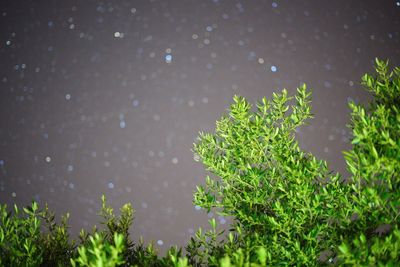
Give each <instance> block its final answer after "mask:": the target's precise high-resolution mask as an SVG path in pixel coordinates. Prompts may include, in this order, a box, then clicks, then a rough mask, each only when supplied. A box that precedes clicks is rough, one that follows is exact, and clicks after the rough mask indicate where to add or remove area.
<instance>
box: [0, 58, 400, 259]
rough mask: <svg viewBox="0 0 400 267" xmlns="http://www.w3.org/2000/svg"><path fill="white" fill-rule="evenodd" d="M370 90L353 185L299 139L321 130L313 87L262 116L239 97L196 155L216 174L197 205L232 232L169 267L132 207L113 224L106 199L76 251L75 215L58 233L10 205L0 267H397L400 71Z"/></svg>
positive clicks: (35, 212)
mask: <svg viewBox="0 0 400 267" xmlns="http://www.w3.org/2000/svg"><path fill="white" fill-rule="evenodd" d="M375 69H376V75H375V76H371V75H368V74H366V75H364V76H363V77H362V84H363V85H364V86H365V87H366V88H367V90H368V91H370V92H371V94H372V95H373V97H374V99H373V101H372V102H371V103H370V104H369V105H368V107H364V106H362V105H360V104H357V103H355V102H350V103H349V106H350V108H351V122H350V124H349V125H348V127H349V128H350V129H351V130H352V138H351V143H352V148H351V149H350V150H349V151H345V152H344V157H345V160H346V163H347V166H348V170H349V173H350V177H348V178H346V179H344V178H343V176H342V175H341V174H339V173H336V172H333V171H331V170H329V168H328V165H327V162H326V161H324V160H320V159H317V158H316V157H315V156H314V155H312V154H311V153H309V152H306V151H303V150H302V149H300V147H299V144H298V142H297V141H296V139H295V133H296V131H297V128H298V127H300V126H302V125H304V124H306V122H307V120H308V119H310V118H312V114H311V107H310V102H311V92H310V91H309V90H307V88H306V85H302V86H301V87H299V88H298V89H297V93H296V94H295V95H294V96H289V95H288V92H287V91H286V90H282V91H281V92H280V93H274V94H273V96H272V99H270V100H268V99H266V98H263V99H262V100H261V101H260V102H259V103H257V104H256V108H255V110H253V109H252V106H251V105H250V104H249V103H248V101H246V99H245V98H243V97H240V96H235V97H234V99H233V100H234V102H233V104H232V105H231V106H230V109H229V112H228V114H226V115H224V116H223V117H222V118H221V119H220V120H219V121H217V123H216V130H215V133H200V135H199V137H198V139H197V142H196V143H195V144H194V148H193V151H194V153H195V158H198V159H199V160H200V161H201V162H202V163H203V164H204V165H205V167H206V169H207V170H208V171H209V172H210V175H209V176H207V177H206V181H205V184H204V185H202V186H198V187H197V190H196V192H195V193H194V204H195V205H198V206H200V207H202V208H204V209H206V210H207V211H211V210H213V211H215V212H216V213H217V214H220V215H222V216H229V217H231V218H232V223H231V225H230V229H229V230H228V231H227V232H226V231H223V230H222V231H221V230H217V229H218V226H217V223H216V220H215V219H211V220H210V221H209V223H210V229H209V230H207V231H204V230H203V229H201V228H200V229H199V230H198V231H197V232H196V234H195V236H194V237H192V238H191V240H190V241H189V243H188V244H187V246H186V252H187V253H186V255H185V256H183V255H182V249H180V248H179V249H178V248H177V247H171V248H170V249H169V250H168V251H167V253H166V255H165V256H164V257H160V256H158V255H157V251H156V250H155V249H154V247H153V245H152V243H150V244H148V245H145V244H144V243H143V241H142V240H140V241H139V242H138V243H134V242H133V241H132V240H131V239H130V236H129V228H130V226H131V225H132V222H133V219H134V210H133V208H132V206H131V205H130V204H125V205H124V206H123V207H122V208H121V210H120V211H121V213H120V214H121V215H120V216H118V217H117V216H115V215H114V212H113V209H112V208H111V207H109V206H107V204H106V199H105V196H103V197H102V208H101V211H100V213H99V215H100V216H101V218H102V219H103V220H102V224H103V225H104V229H101V230H100V229H97V228H96V227H93V229H92V232H91V233H88V232H86V231H84V230H82V231H81V233H80V235H79V242H76V241H74V240H72V241H70V238H69V234H68V225H67V220H68V216H69V215H68V214H67V215H65V216H63V217H62V219H61V222H60V224H57V223H56V222H55V215H54V213H51V212H50V211H49V210H48V208H47V206H46V207H45V209H44V210H39V208H38V205H37V203H36V202H33V203H32V205H31V206H30V207H27V208H24V209H23V212H21V211H20V210H19V209H18V208H17V206H14V210H13V211H14V212H11V211H8V210H7V206H6V205H0V265H1V266H68V265H72V266H175V267H186V266H221V267H229V266H248V267H259V266H287V265H291V266H292V265H295V266H324V265H346V266H398V265H399V264H400V229H399V222H400V219H399V215H400V177H399V173H400V69H399V68H394V69H393V71H390V72H389V70H388V62H387V61H386V62H384V61H380V60H378V59H377V60H376V66H375Z"/></svg>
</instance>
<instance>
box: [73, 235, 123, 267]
mask: <svg viewBox="0 0 400 267" xmlns="http://www.w3.org/2000/svg"><path fill="white" fill-rule="evenodd" d="M113 244H114V245H111V244H110V243H109V242H108V241H107V240H105V238H104V237H102V236H101V235H100V234H98V233H95V234H94V236H90V237H89V242H88V244H87V245H86V246H81V247H79V248H78V254H79V256H78V258H77V259H75V260H74V259H71V264H72V266H73V267H75V266H88V267H102V266H104V267H114V266H119V265H121V264H123V263H124V260H123V257H122V252H123V250H124V249H125V247H124V237H123V235H122V234H119V233H117V232H115V234H114V239H113Z"/></svg>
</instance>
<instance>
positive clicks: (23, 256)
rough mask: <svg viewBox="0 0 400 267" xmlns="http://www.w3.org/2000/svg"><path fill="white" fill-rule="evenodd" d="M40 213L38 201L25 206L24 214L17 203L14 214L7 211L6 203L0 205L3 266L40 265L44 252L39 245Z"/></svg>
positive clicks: (0, 247)
mask: <svg viewBox="0 0 400 267" xmlns="http://www.w3.org/2000/svg"><path fill="white" fill-rule="evenodd" d="M20 215H21V216H20ZM22 215H25V217H22ZM38 215H39V212H38V206H37V204H36V203H32V206H31V207H30V208H24V209H23V214H21V212H20V210H19V209H18V207H17V206H16V205H14V214H12V213H11V212H8V211H7V206H6V205H1V206H0V223H1V225H0V226H1V227H0V265H1V266H39V265H40V264H41V263H42V262H43V257H42V256H43V253H44V252H43V248H42V247H40V246H39V240H40V220H39V219H38Z"/></svg>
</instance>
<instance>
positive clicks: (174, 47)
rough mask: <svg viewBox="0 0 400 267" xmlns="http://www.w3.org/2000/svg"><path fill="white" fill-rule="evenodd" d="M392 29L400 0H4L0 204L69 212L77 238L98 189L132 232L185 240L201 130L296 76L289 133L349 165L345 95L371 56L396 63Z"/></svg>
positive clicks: (92, 218)
mask: <svg viewBox="0 0 400 267" xmlns="http://www.w3.org/2000/svg"><path fill="white" fill-rule="evenodd" d="M399 29H400V2H399V1H322V0H319V1H233V0H232V1H228V0H214V1H211V0H209V1H200V0H198V1H194V0H192V1H177V0H176V1H161V0H159V1H64V0H63V1H1V3H0V64H1V65H0V66H1V68H0V202H1V203H8V204H9V205H10V204H12V203H18V204H19V205H27V204H29V203H30V202H31V201H32V200H37V201H38V202H39V203H40V204H41V205H43V204H44V203H46V202H47V203H48V204H49V207H50V209H52V210H54V211H56V212H57V214H58V215H60V214H61V213H65V212H70V214H71V218H70V223H71V226H72V228H71V232H72V234H73V236H76V233H77V232H78V231H79V229H81V228H82V227H83V228H85V229H90V228H91V225H93V224H95V223H96V224H97V225H99V224H98V222H99V218H98V217H97V215H96V213H97V212H98V210H99V208H100V196H101V194H103V193H104V194H106V196H107V197H108V200H109V203H110V204H111V205H112V206H113V207H114V208H115V209H118V208H119V207H120V206H121V205H122V204H124V203H126V202H132V204H133V206H134V207H135V209H136V219H135V222H134V226H133V228H132V234H133V238H134V239H135V240H137V239H138V237H139V236H140V235H142V236H143V237H144V240H145V241H150V240H154V241H155V242H157V241H158V245H157V246H158V247H160V248H161V250H162V251H163V250H165V248H166V247H168V246H169V245H172V244H177V245H183V244H184V243H185V242H186V240H187V239H188V238H189V237H190V236H191V235H192V234H193V232H194V231H195V230H197V228H198V227H199V226H204V225H205V224H206V221H207V219H208V217H211V216H215V215H213V214H209V215H207V214H206V213H205V212H204V211H202V210H197V209H196V208H195V207H194V206H193V204H192V194H193V191H194V190H195V185H197V184H201V183H203V182H204V177H205V174H206V173H205V171H204V169H203V166H201V164H200V163H198V162H195V161H194V159H193V154H192V152H191V148H192V144H193V142H194V141H195V138H196V136H197V135H198V132H199V131H206V132H209V131H213V130H214V126H215V121H216V120H217V119H219V118H220V116H221V115H222V113H223V112H226V109H227V108H228V107H229V104H230V103H231V102H232V97H233V95H234V94H240V95H242V96H245V97H246V98H247V99H248V100H249V101H250V102H252V103H255V101H257V100H260V99H261V97H263V96H266V97H271V95H272V92H274V91H275V92H276V91H280V90H281V89H283V88H287V89H288V91H289V93H290V94H293V93H294V92H295V90H296V87H297V86H299V85H301V84H302V83H303V82H306V83H307V85H308V87H309V88H311V89H312V90H313V103H312V106H313V113H314V114H315V119H313V120H311V121H310V125H309V126H307V127H303V128H302V129H301V131H299V133H298V134H297V135H298V138H299V140H300V144H301V146H302V147H303V148H304V149H305V150H307V151H311V152H313V153H315V155H317V156H318V157H319V158H322V159H326V160H328V162H329V166H330V168H331V169H332V170H336V171H340V172H342V173H343V174H344V176H346V175H347V174H346V172H345V164H344V160H343V157H342V154H341V151H342V150H345V149H348V148H349V142H348V138H349V136H350V135H349V132H348V130H347V128H346V127H345V125H346V123H348V122H349V109H348V107H347V103H348V101H349V100H350V99H354V100H356V101H361V102H366V100H367V99H368V98H369V96H368V94H367V93H366V92H365V91H363V89H362V88H361V86H360V85H359V81H360V77H361V75H362V74H363V73H365V72H371V71H372V64H373V60H374V58H375V57H379V58H382V59H386V58H388V59H390V60H391V62H390V63H391V65H392V66H393V65H399V63H400V50H399V47H400V46H399V40H400V36H399ZM215 217H216V218H217V219H218V221H219V222H220V223H221V224H225V225H226V224H227V219H226V218H222V217H218V216H215Z"/></svg>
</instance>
